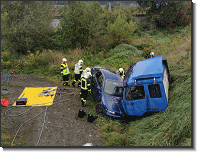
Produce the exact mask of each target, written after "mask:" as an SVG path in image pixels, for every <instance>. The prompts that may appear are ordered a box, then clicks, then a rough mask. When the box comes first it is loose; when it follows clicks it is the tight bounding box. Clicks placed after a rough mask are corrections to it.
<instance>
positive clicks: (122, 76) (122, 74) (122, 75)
mask: <svg viewBox="0 0 197 152" xmlns="http://www.w3.org/2000/svg"><path fill="white" fill-rule="evenodd" d="M120 76H121V78H122V79H124V76H125V74H124V70H123V71H122V73H121V74H120Z"/></svg>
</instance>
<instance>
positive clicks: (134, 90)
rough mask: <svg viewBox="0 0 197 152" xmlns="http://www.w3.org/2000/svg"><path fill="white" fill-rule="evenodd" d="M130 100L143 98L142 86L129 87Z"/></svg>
mask: <svg viewBox="0 0 197 152" xmlns="http://www.w3.org/2000/svg"><path fill="white" fill-rule="evenodd" d="M131 98H132V100H139V99H145V93H144V86H135V87H131Z"/></svg>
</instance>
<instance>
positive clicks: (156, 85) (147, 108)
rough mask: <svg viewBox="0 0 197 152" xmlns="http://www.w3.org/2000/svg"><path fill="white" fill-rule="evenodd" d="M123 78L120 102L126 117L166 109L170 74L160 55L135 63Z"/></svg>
mask: <svg viewBox="0 0 197 152" xmlns="http://www.w3.org/2000/svg"><path fill="white" fill-rule="evenodd" d="M125 77H126V78H125V79H124V82H123V84H124V90H123V99H122V100H121V102H122V106H123V109H124V112H125V114H126V115H128V116H142V115H143V114H144V113H146V112H159V111H164V110H165V109H166V108H167V107H168V89H169V83H170V74H169V69H168V65H167V60H166V59H165V58H162V55H160V56H157V57H153V58H149V59H146V60H143V61H140V62H137V63H136V64H134V65H132V68H131V69H130V71H128V72H127V74H126V76H125Z"/></svg>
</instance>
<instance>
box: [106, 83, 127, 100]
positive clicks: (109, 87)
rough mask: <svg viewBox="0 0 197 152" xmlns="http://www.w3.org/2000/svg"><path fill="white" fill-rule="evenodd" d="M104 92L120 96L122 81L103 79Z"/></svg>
mask: <svg viewBox="0 0 197 152" xmlns="http://www.w3.org/2000/svg"><path fill="white" fill-rule="evenodd" d="M104 92H105V93H106V94H109V95H114V96H119V97H122V93H123V83H122V82H114V81H108V80H106V81H105V87H104Z"/></svg>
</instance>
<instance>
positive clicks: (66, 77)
mask: <svg viewBox="0 0 197 152" xmlns="http://www.w3.org/2000/svg"><path fill="white" fill-rule="evenodd" d="M60 70H61V74H62V78H63V83H62V84H63V85H64V86H69V85H68V80H69V75H70V72H69V68H68V65H67V60H66V58H63V59H62V64H61V67H60Z"/></svg>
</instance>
